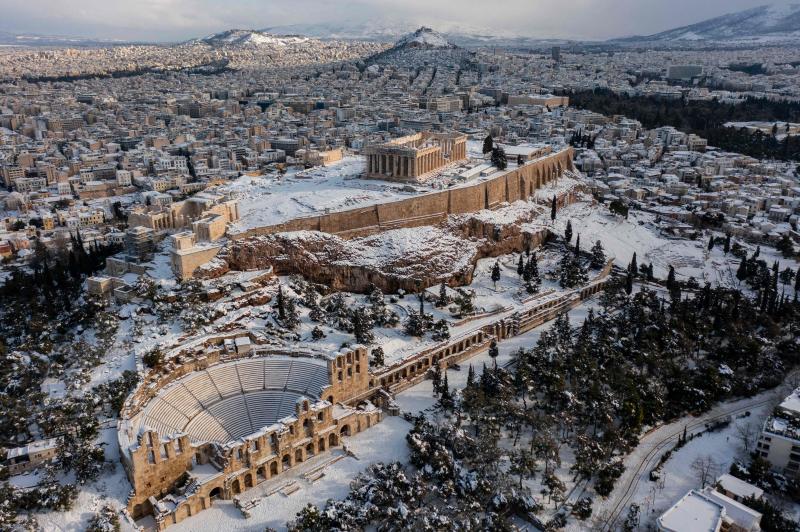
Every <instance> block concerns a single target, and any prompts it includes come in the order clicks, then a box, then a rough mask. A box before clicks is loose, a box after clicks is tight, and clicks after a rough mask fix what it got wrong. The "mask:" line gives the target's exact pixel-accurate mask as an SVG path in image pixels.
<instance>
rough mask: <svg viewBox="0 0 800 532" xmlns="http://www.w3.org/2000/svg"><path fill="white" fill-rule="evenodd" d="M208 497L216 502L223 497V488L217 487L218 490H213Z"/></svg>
mask: <svg viewBox="0 0 800 532" xmlns="http://www.w3.org/2000/svg"><path fill="white" fill-rule="evenodd" d="M208 497H209V499H211V500H212V501H214V500H216V499H219V498H220V497H222V488H220V487H219V486H217V487H216V488H214V489H213V490H211V492H210V493H209V494H208Z"/></svg>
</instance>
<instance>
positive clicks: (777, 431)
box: [756, 388, 800, 478]
mask: <svg viewBox="0 0 800 532" xmlns="http://www.w3.org/2000/svg"><path fill="white" fill-rule="evenodd" d="M775 411H776V412H775V414H774V415H772V416H770V417H768V418H767V419H766V421H764V426H763V428H762V430H761V436H760V437H759V439H758V443H756V451H758V452H760V453H761V456H762V457H763V458H764V459H765V460H767V461H768V462H769V463H770V464H772V468H773V469H774V470H775V471H777V472H779V473H782V474H784V475H787V476H791V477H795V478H798V477H800V474H799V473H800V388H798V389H796V390H795V391H794V392H792V394H791V395H790V396H789V397H787V398H786V399H784V400H783V402H782V403H781V404H780V405H778V407H777V408H776V409H775Z"/></svg>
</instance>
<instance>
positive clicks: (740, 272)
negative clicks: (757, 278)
mask: <svg viewBox="0 0 800 532" xmlns="http://www.w3.org/2000/svg"><path fill="white" fill-rule="evenodd" d="M736 278H737V279H739V280H740V281H744V280H745V279H747V260H746V259H742V260H741V261H740V262H739V267H738V268H737V269H736Z"/></svg>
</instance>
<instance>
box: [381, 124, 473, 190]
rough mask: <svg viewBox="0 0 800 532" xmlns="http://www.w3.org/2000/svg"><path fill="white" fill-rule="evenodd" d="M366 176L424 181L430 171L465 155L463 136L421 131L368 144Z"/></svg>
mask: <svg viewBox="0 0 800 532" xmlns="http://www.w3.org/2000/svg"><path fill="white" fill-rule="evenodd" d="M365 155H366V156H367V173H366V177H368V178H375V179H392V180H399V181H424V180H425V178H426V177H427V176H428V174H430V173H431V172H433V171H435V170H437V169H439V168H441V167H443V166H445V165H447V164H449V163H452V162H456V161H461V160H464V159H466V158H467V137H466V135H462V134H460V133H432V132H423V133H417V134H416V135H409V136H407V137H401V138H398V139H394V140H392V141H389V142H386V143H384V144H379V145H375V146H369V147H368V148H367V149H366V150H365Z"/></svg>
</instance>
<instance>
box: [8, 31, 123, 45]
mask: <svg viewBox="0 0 800 532" xmlns="http://www.w3.org/2000/svg"><path fill="white" fill-rule="evenodd" d="M129 43H130V41H118V40H109V39H92V38H88V37H69V36H65V35H41V34H37V33H14V32H10V31H0V45H4V46H109V45H118V44H129Z"/></svg>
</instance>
